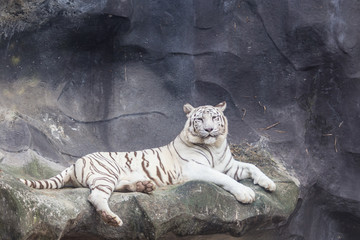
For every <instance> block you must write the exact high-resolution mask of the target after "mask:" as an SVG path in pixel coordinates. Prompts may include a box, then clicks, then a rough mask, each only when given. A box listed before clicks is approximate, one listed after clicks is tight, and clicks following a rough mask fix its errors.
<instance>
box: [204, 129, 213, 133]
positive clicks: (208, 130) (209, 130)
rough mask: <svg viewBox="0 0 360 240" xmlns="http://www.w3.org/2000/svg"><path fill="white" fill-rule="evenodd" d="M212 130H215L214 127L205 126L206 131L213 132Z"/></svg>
mask: <svg viewBox="0 0 360 240" xmlns="http://www.w3.org/2000/svg"><path fill="white" fill-rule="evenodd" d="M212 130H214V129H213V128H205V131H207V132H211V131H212Z"/></svg>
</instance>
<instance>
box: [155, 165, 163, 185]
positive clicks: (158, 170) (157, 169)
mask: <svg viewBox="0 0 360 240" xmlns="http://www.w3.org/2000/svg"><path fill="white" fill-rule="evenodd" d="M156 175H157V176H158V178H159V179H160V181H161V182H162V183H163V182H164V181H163V180H162V176H161V173H160V169H159V167H158V166H156Z"/></svg>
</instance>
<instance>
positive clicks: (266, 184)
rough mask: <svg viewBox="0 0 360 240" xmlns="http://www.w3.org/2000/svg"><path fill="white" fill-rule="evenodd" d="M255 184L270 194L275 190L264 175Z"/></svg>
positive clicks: (272, 183) (273, 184)
mask: <svg viewBox="0 0 360 240" xmlns="http://www.w3.org/2000/svg"><path fill="white" fill-rule="evenodd" d="M257 183H258V184H259V185H260V186H261V187H263V188H265V189H266V190H268V191H270V192H274V191H275V190H276V185H275V183H274V182H273V181H272V180H271V179H270V178H268V177H267V176H265V175H264V176H262V177H261V178H260V179H259V180H258V182H257Z"/></svg>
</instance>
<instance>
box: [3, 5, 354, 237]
mask: <svg viewBox="0 0 360 240" xmlns="http://www.w3.org/2000/svg"><path fill="white" fill-rule="evenodd" d="M359 9H360V4H359V2H358V1H356V0H347V1H340V0H331V1H325V0H320V1H316V2H315V1H310V0H303V1H301V2H298V1H285V0H280V1H264V0H223V1H220V0H196V1H190V0H182V1H180V0H179V1H146V2H144V1H140V0H102V1H98V0H89V1H71V0H41V1H35V0H30V1H23V0H16V1H2V2H1V3H0V11H1V15H0V26H1V31H2V32H1V41H0V151H1V155H0V159H2V160H0V161H1V164H3V165H5V164H6V165H7V166H12V167H17V166H22V165H24V164H26V163H27V162H30V161H31V159H32V158H34V157H36V158H38V159H39V161H41V162H43V163H45V164H46V165H49V166H51V167H52V168H60V167H61V166H66V165H68V164H70V163H71V162H73V161H74V160H75V159H76V158H77V157H79V156H81V155H83V154H86V153H89V152H93V151H115V150H116V151H122V150H135V149H142V148H147V147H154V146H159V145H163V144H166V143H167V142H169V140H171V139H173V138H174V137H175V136H176V135H177V133H178V132H179V131H180V130H181V128H182V126H183V125H182V124H183V122H184V120H185V117H184V115H183V113H182V111H181V109H182V105H183V104H184V103H186V102H190V103H191V104H193V105H201V104H217V103H218V102H221V101H223V100H226V101H227V102H228V106H229V107H228V110H227V112H226V114H227V116H228V118H229V124H230V133H231V135H230V140H231V142H233V143H243V142H244V143H249V144H251V145H254V144H257V145H259V146H261V147H262V148H263V149H266V150H267V151H270V152H271V153H272V155H273V156H275V157H276V158H277V159H279V160H280V161H282V162H283V163H284V165H285V167H286V168H287V169H288V171H290V172H293V173H294V174H296V176H297V178H298V179H299V180H300V182H301V193H300V196H301V198H302V204H301V206H300V208H299V209H298V211H297V212H296V214H295V215H294V216H293V217H292V218H291V219H290V221H289V223H288V224H286V225H284V226H283V227H282V231H281V236H277V238H274V239H279V238H283V239H289V238H290V239H310V240H312V239H316V240H318V239H324V240H325V239H326V240H327V239H357V236H358V235H359V234H360V233H359V230H358V229H360V224H359V222H360V212H359V210H357V209H360V208H359V202H360V196H359V192H360V189H359V188H360V178H359V177H358V175H359V172H360V158H359V156H360V145H359V141H358V136H359V135H360V127H359V122H360V114H359V108H360V95H359V90H360V86H359V78H360V75H359V69H360V66H359V64H360V61H359V56H360V45H359V34H360V33H359V31H358V23H359V22H360V21H359V20H360V19H359V18H360V15H359V14H358V13H359ZM277 123H278V124H277ZM276 124H277V125H276ZM135 136H136V137H135ZM59 166H60V167H59Z"/></svg>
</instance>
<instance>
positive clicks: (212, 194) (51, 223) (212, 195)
mask: <svg viewBox="0 0 360 240" xmlns="http://www.w3.org/2000/svg"><path fill="white" fill-rule="evenodd" d="M233 149H234V154H235V155H236V156H238V158H240V159H247V161H248V162H252V163H254V164H256V165H258V166H259V167H261V169H262V170H263V171H264V172H265V173H266V174H268V175H269V176H270V177H271V178H272V179H273V180H274V181H275V183H276V184H277V190H276V191H275V192H273V193H270V192H267V191H265V190H263V189H262V188H261V187H259V186H255V185H253V184H252V183H251V181H250V180H244V181H243V183H244V184H245V185H247V186H249V187H251V188H253V189H254V190H255V191H256V194H257V196H256V201H255V202H254V203H253V204H241V203H239V202H237V200H236V199H235V198H234V197H233V196H232V195H231V194H230V193H228V192H226V191H225V190H223V189H222V188H220V187H218V186H216V185H213V184H209V183H205V182H199V181H192V182H187V183H184V184H181V185H176V186H169V187H164V188H161V189H157V190H156V191H155V192H153V193H152V194H150V195H147V194H142V193H114V194H113V195H112V197H111V198H110V202H109V203H110V207H111V208H112V209H113V210H114V212H115V213H117V214H119V216H120V217H121V218H122V220H123V222H124V225H123V226H121V227H112V226H109V225H106V224H105V223H104V222H103V221H102V220H101V219H100V217H99V216H98V214H97V213H96V211H95V210H94V208H93V207H92V206H91V205H90V203H89V202H88V201H87V196H88V195H89V189H79V188H76V189H75V188H67V189H60V190H38V189H31V188H28V187H26V186H25V185H23V184H22V183H21V182H20V181H19V180H18V179H17V178H15V177H14V176H24V175H26V176H28V177H30V178H31V176H36V178H37V179H39V178H44V177H49V176H51V175H52V174H54V173H53V172H51V170H50V169H48V167H45V166H44V165H43V164H42V163H41V162H40V161H39V160H36V159H34V160H33V161H32V162H30V163H28V164H27V165H25V167H23V168H21V167H20V168H14V167H9V166H7V165H4V164H0V209H2V211H3V214H1V216H0V236H1V239H4V240H5V239H19V240H21V239H84V238H86V239H175V238H181V236H188V237H187V239H200V238H199V237H200V236H199V235H208V237H210V238H211V237H213V238H215V237H220V236H221V238H225V239H226V238H228V239H231V238H234V237H239V236H241V235H244V234H245V236H247V237H249V236H252V235H256V234H258V231H259V229H261V230H264V229H266V230H267V231H275V232H276V231H277V229H278V227H279V226H281V225H284V224H285V223H286V221H287V219H288V218H289V216H290V214H291V213H292V212H293V211H294V209H295V207H296V204H297V201H298V196H299V188H298V186H297V185H296V184H295V182H294V181H293V180H292V178H291V177H290V176H289V175H288V173H287V172H286V171H285V169H284V168H283V167H281V165H280V164H279V163H276V162H275V161H273V160H272V159H270V158H269V157H268V156H266V155H265V154H264V153H262V152H261V151H260V150H258V149H257V148H256V147H254V148H251V149H249V148H248V147H247V148H244V147H239V146H234V147H233ZM259 157H261V158H259ZM295 181H296V180H295ZM214 234H216V235H214Z"/></svg>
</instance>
